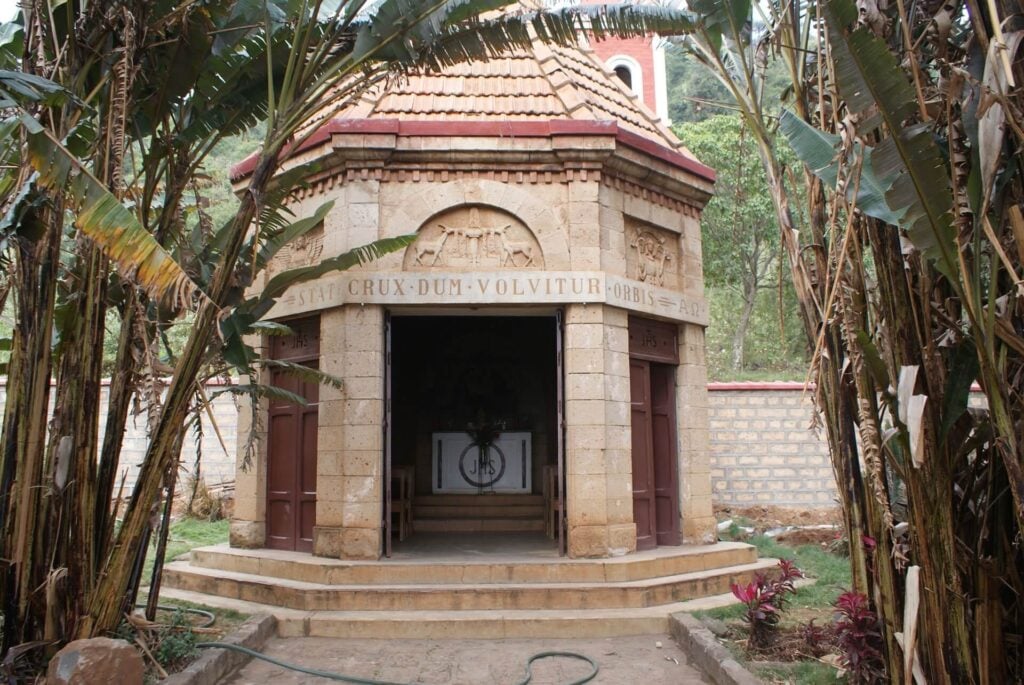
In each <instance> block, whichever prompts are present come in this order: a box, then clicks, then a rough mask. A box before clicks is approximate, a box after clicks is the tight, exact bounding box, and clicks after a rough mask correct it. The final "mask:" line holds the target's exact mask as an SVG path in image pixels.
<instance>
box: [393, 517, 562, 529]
mask: <svg viewBox="0 0 1024 685" xmlns="http://www.w3.org/2000/svg"><path fill="white" fill-rule="evenodd" d="M412 527H413V530H414V531H417V532H420V533H527V532H540V531H543V530H544V519H541V518H537V517H536V516H530V517H525V518H512V517H504V518H484V519H431V518H416V517H413V521H412Z"/></svg>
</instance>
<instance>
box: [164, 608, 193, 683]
mask: <svg viewBox="0 0 1024 685" xmlns="http://www.w3.org/2000/svg"><path fill="white" fill-rule="evenodd" d="M196 642H197V640H196V634H195V633H194V632H192V625H191V623H190V622H189V620H188V617H187V616H186V615H185V613H184V612H183V611H181V610H176V611H175V612H174V616H173V617H172V618H171V623H170V625H168V626H164V627H163V628H162V629H161V630H160V631H159V632H158V634H157V635H156V648H155V649H154V650H153V656H154V657H156V660H157V661H158V662H160V665H161V666H163V667H164V668H166V669H167V670H168V671H170V672H174V671H179V670H181V669H182V668H183V667H184V666H185V665H186V664H188V663H189V662H190V661H192V659H194V658H195V656H196Z"/></svg>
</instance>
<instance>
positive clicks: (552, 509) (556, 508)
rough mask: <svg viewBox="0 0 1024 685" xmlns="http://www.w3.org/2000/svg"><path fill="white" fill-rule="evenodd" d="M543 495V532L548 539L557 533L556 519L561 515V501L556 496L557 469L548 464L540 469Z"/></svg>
mask: <svg viewBox="0 0 1024 685" xmlns="http://www.w3.org/2000/svg"><path fill="white" fill-rule="evenodd" d="M542 474H543V475H542V478H543V485H542V493H543V495H544V532H545V533H546V534H547V536H548V538H549V539H552V538H554V537H556V536H557V535H558V521H559V519H560V518H561V516H562V501H561V498H559V496H558V469H557V468H556V467H555V465H554V464H548V465H547V466H545V467H544V468H543V470H542Z"/></svg>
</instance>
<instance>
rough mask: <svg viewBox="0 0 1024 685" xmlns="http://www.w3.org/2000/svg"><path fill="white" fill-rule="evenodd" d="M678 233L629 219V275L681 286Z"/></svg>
mask: <svg viewBox="0 0 1024 685" xmlns="http://www.w3.org/2000/svg"><path fill="white" fill-rule="evenodd" d="M679 257H680V255H679V236H677V235H676V234H674V233H672V232H671V231H666V230H665V229H663V228H657V227H655V226H651V225H649V224H643V223H640V222H639V221H631V220H628V219H627V220H626V275H627V276H629V277H630V278H634V279H636V280H638V281H643V282H644V283H649V284H651V285H656V286H660V287H663V288H674V289H677V288H678V287H679V268H680V267H679V265H680V258H679Z"/></svg>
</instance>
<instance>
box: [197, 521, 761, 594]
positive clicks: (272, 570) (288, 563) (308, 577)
mask: <svg viewBox="0 0 1024 685" xmlns="http://www.w3.org/2000/svg"><path fill="white" fill-rule="evenodd" d="M414 525H415V523H414ZM413 539H415V536H414V538H413ZM755 561H757V549H756V548H754V547H753V546H751V545H747V544H744V543H742V542H718V543H715V544H713V545H687V546H681V547H659V548H657V549H654V550H648V551H645V552H635V553H633V554H629V555H626V556H621V557H614V558H611V559H569V558H566V557H558V556H556V555H554V554H552V556H550V557H544V558H537V557H526V556H514V555H513V556H506V557H504V558H501V557H499V558H487V557H484V558H479V559H466V558H462V557H453V558H451V559H447V560H437V559H433V560H430V559H420V558H411V559H397V558H395V559H381V560H379V561H351V560H346V559H330V558H327V557H315V556H312V555H310V554H305V553H302V552H286V551H282V550H272V549H259V550H250V549H239V548H234V547H229V546H228V545H226V544H221V545H212V546H209V547H197V548H195V549H193V550H192V552H191V565H192V566H194V567H198V568H207V569H211V570H222V571H235V572H238V573H247V574H252V575H258V576H265V577H268V578H281V579H284V580H298V581H304V582H309V583H320V584H324V585H345V584H354V585H374V584H384V585H408V584H417V583H430V584H434V585H448V584H463V583H473V584H486V583H600V582H616V581H628V580H643V579H646V578H656V577H659V576H672V575H678V574H683V573H693V572H696V571H706V570H710V569H715V568H721V567H726V566H738V565H742V564H750V563H753V562H755Z"/></svg>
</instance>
